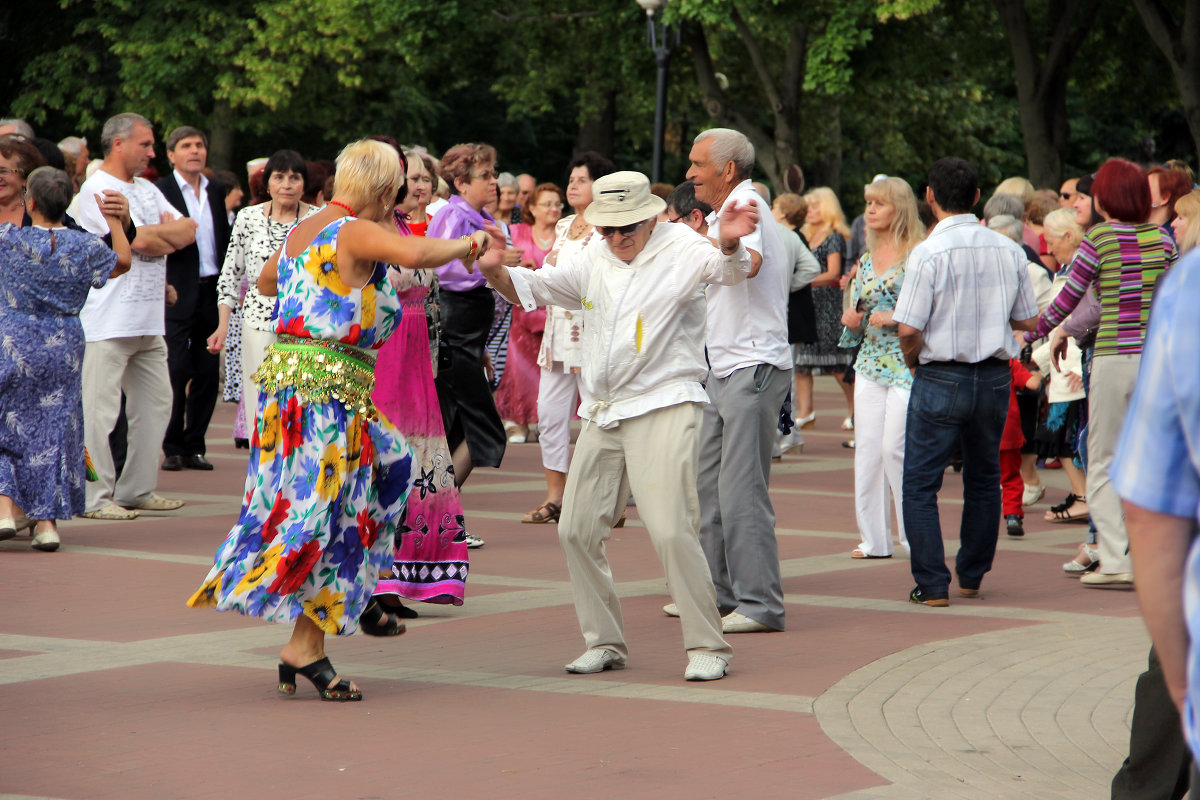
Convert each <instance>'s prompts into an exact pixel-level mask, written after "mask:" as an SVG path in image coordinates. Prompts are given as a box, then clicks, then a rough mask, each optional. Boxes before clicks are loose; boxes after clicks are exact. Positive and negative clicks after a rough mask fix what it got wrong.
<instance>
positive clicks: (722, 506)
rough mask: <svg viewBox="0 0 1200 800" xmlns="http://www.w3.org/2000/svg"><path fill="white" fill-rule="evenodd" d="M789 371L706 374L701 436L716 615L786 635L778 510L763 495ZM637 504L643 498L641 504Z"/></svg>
mask: <svg viewBox="0 0 1200 800" xmlns="http://www.w3.org/2000/svg"><path fill="white" fill-rule="evenodd" d="M791 379H792V371H791V370H787V369H778V368H776V367H773V366H771V365H770V364H758V365H755V366H753V367H744V368H742V369H739V370H735V371H734V372H733V373H731V374H730V375H729V376H728V377H725V378H718V377H716V376H714V375H713V374H712V372H709V373H708V381H707V384H706V387H705V388H706V390H707V391H708V399H709V401H710V402H709V405H707V406H705V408H704V421H703V423H702V425H701V429H700V431H701V432H700V475H699V479H698V486H697V488H698V489H699V493H700V545H701V546H702V547H703V548H704V555H705V557H706V558H707V559H708V568H709V571H710V572H711V573H712V579H713V585H714V586H715V587H716V590H717V608H718V609H719V610H720V612H721V615H722V616H724V615H726V614H729V613H730V612H732V611H737V612H738V613H740V614H745V615H746V616H747V617H749V618H750V619H753V620H756V621H758V622H761V623H762V624H764V625H766V626H767V627H770V628H774V629H776V630H783V581H782V578H781V577H780V574H779V545H778V542H777V541H776V540H775V508H774V507H773V506H772V505H771V498H770V496H769V495H768V494H767V484H768V481H769V479H770V476H771V444H772V443H773V442H774V441H775V430H776V426H777V424H778V421H779V408H780V406H782V405H783V398H784V397H785V396H787V391H788V387H789V385H790V384H791ZM638 501H639V502H641V498H638Z"/></svg>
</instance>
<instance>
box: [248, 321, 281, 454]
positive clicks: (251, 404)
mask: <svg viewBox="0 0 1200 800" xmlns="http://www.w3.org/2000/svg"><path fill="white" fill-rule="evenodd" d="M277 338H279V337H278V336H276V335H275V334H274V333H267V332H266V331H260V330H258V329H257V328H251V327H250V326H249V325H246V324H244V320H243V324H242V411H243V412H244V416H245V418H246V437H247V438H248V439H253V438H254V431H255V429H256V428H257V425H258V384H257V383H255V382H254V381H253V380H252V379H251V377H250V376H251V375H253V374H254V373H255V372H258V367H259V365H260V364H262V362H263V359H265V358H266V357H267V348H268V347H270V346H271V345H272V344H274V343H275V340H276V339H277Z"/></svg>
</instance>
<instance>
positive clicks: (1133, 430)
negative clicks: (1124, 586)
mask: <svg viewBox="0 0 1200 800" xmlns="http://www.w3.org/2000/svg"><path fill="white" fill-rule="evenodd" d="M1197 308H1200V250H1193V251H1192V253H1191V254H1190V255H1188V256H1187V257H1186V258H1184V259H1183V260H1182V261H1180V262H1179V265H1178V266H1177V267H1176V268H1175V269H1172V270H1171V271H1170V272H1168V273H1167V274H1166V275H1165V276H1164V277H1162V278H1160V279H1159V282H1158V291H1157V292H1156V294H1155V297H1154V305H1153V306H1152V307H1151V309H1150V326H1149V330H1148V332H1147V334H1146V340H1145V346H1144V348H1143V350H1142V359H1141V364H1140V365H1139V367H1138V378H1137V387H1136V389H1135V390H1134V393H1133V400H1132V401H1131V402H1130V404H1129V412H1128V413H1127V415H1126V417H1125V425H1124V427H1123V428H1122V430H1121V441H1120V443H1119V444H1118V445H1117V453H1116V457H1115V459H1114V463H1115V467H1114V469H1113V472H1112V481H1113V486H1114V487H1115V488H1116V490H1117V493H1118V494H1120V495H1121V497H1122V498H1123V499H1125V500H1128V501H1129V502H1131V503H1133V504H1134V505H1138V506H1141V507H1142V508H1146V509H1149V510H1151V511H1156V512H1158V513H1160V514H1169V515H1171V516H1175V517H1186V518H1190V519H1200V314H1197V313H1196V309H1197ZM1196 542H1197V540H1196V539H1193V540H1192V546H1191V549H1190V551H1189V552H1188V557H1187V565H1186V571H1185V573H1184V589H1183V601H1184V611H1185V614H1186V616H1187V627H1188V633H1189V634H1190V637H1191V646H1190V651H1189V653H1188V665H1187V676H1188V695H1187V702H1186V703H1185V705H1184V730H1185V732H1186V734H1187V737H1188V744H1189V745H1190V746H1191V748H1192V752H1193V753H1200V724H1198V721H1197V709H1198V708H1200V547H1197V546H1196Z"/></svg>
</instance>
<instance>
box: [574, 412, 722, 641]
mask: <svg viewBox="0 0 1200 800" xmlns="http://www.w3.org/2000/svg"><path fill="white" fill-rule="evenodd" d="M701 409H702V406H701V405H699V404H697V403H683V404H680V405H675V406H669V407H667V408H661V409H657V410H655V411H651V412H650V413H648V414H643V415H642V416H640V417H634V418H633V419H627V420H622V421H621V423H620V424H619V425H618V426H617V427H616V428H610V429H607V430H605V429H601V428H599V427H597V426H596V425H593V424H591V423H588V422H585V423H584V427H583V431H582V433H581V434H580V436H579V440H578V441H577V442H576V444H575V454H574V458H573V459H572V461H571V469H570V471H569V472H568V473H567V488H566V494H565V495H564V498H563V510H562V517H561V518H560V519H559V523H558V538H559V541H560V543H561V544H562V548H563V553H564V554H565V555H566V559H567V567H568V569H569V570H570V572H571V590H572V593H573V595H574V599H575V613H576V615H577V616H578V617H579V627H580V629H581V630H582V632H583V638H584V641H585V642H586V644H587V647H588V648H589V649H591V648H597V647H600V648H605V649H607V650H611V651H612V652H613V653H615V654H616V655H617V657H618V659H619V660H620V661H624V660H625V658H626V657H627V656H628V653H629V651H628V648H627V647H626V645H625V635H624V630H623V622H622V617H621V604H620V601H619V599H618V597H617V590H616V586H615V585H614V583H613V577H612V571H611V569H610V568H609V564H608V558H607V556H606V555H605V542H607V541H608V538H609V536H610V535H611V533H612V526H613V523H615V522H616V521H617V519H618V518H619V517H620V515H621V511H623V510H624V509H623V508H618V506H623V505H624V500H625V498H626V497H627V496H628V494H629V490H632V492H633V496H634V497H635V498H636V499H637V509H638V515H639V516H640V517H641V519H642V522H643V523H644V524H645V526H646V531H647V532H648V533H649V535H650V541H651V542H652V543H653V545H654V549H655V551H656V552H657V553H658V558H659V560H660V561H661V562H662V565H663V568H664V569H665V571H666V575H667V581H668V584H669V586H670V591H671V597H672V599H673V600H674V601H675V604H676V605H677V606H678V607H679V619H680V622H681V623H682V627H683V646H684V648H685V649H686V650H705V651H708V652H711V653H714V654H716V655H719V656H722V657H724V658H725V659H727V660H728V659H729V658H730V657H731V656H732V653H733V649H732V648H731V647H730V646H729V645H728V644H727V643H726V642H725V639H724V638H723V637H722V635H721V617H720V615H719V614H718V613H717V596H716V591H715V590H714V588H713V583H712V577H711V575H710V573H709V571H708V562H707V561H706V560H705V558H704V552H703V550H701V549H700V535H699V531H700V501H699V498H698V496H697V494H696V472H697V469H698V464H699V457H700V419H701Z"/></svg>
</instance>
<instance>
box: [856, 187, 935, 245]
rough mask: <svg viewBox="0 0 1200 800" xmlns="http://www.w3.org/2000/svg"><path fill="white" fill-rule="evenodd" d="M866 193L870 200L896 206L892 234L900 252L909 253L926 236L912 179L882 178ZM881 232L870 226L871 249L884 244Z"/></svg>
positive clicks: (868, 234) (869, 239)
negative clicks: (910, 183)
mask: <svg viewBox="0 0 1200 800" xmlns="http://www.w3.org/2000/svg"><path fill="white" fill-rule="evenodd" d="M863 196H864V197H865V198H866V200H867V201H868V202H870V201H871V200H874V201H876V202H882V203H887V204H888V205H890V206H892V207H893V208H894V209H896V214H895V215H894V216H893V217H892V224H891V227H890V228H888V233H890V234H891V235H892V238H893V239H894V240H895V243H896V250H897V252H899V253H902V254H903V253H908V252H910V251H911V250H912V249H913V248H914V247H916V246H917V245H918V244H919V243H920V242H921V240H922V239H924V238H925V225H924V224H923V223H922V222H921V215H920V213H919V212H918V211H917V198H916V196H915V195H914V194H913V190H912V187H911V186H909V185H908V181H906V180H904V179H903V178H882V179H880V180H877V181H875V182H874V183H871V184H868V185H867V188H866V190H865V191H864V192H863ZM879 235H880V232H879V231H874V230H871V229H870V228H867V250H874V249H875V247H876V246H877V245H878V244H880V242H879Z"/></svg>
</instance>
